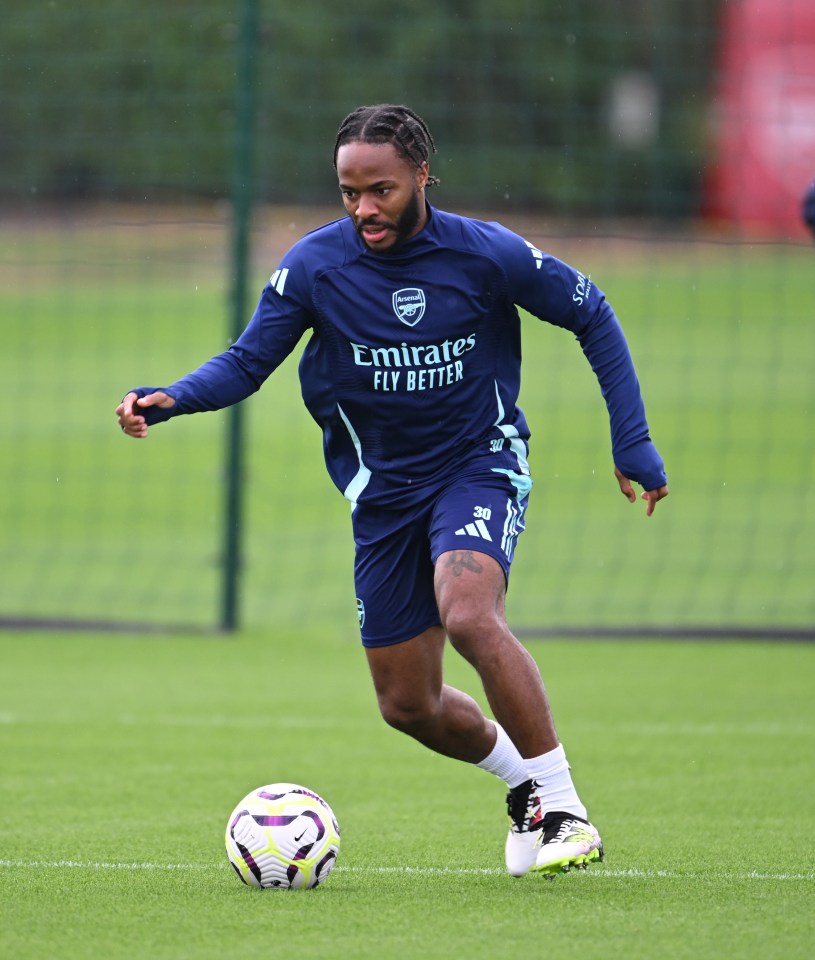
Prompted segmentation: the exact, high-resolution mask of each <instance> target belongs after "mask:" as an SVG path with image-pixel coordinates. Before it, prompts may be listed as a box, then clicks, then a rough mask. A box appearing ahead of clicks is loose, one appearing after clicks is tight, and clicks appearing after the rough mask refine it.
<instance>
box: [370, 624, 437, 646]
mask: <svg viewBox="0 0 815 960" xmlns="http://www.w3.org/2000/svg"><path fill="white" fill-rule="evenodd" d="M431 627H441V622H440V621H439V619H438V617H436V618H435V619H433V620H431V621H430V622H429V623H427V624H426V625H425V626H423V627H420V628H419V629H418V630H415V631H413V632H412V633H411V634H410V636H408V637H405V636H401V635H400V636H399V637H382V638H371V637H361V640H362V646H363V647H373V648H375V647H395V646H396V645H397V644H400V643H407V642H408V640H413V639H414V637H418V636H419V634H421V633H424V632H425V630H429V629H430V628H431Z"/></svg>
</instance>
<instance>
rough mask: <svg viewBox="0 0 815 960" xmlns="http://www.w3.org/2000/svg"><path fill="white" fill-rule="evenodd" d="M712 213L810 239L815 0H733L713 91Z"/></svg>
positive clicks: (814, 171)
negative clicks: (805, 201) (805, 215)
mask: <svg viewBox="0 0 815 960" xmlns="http://www.w3.org/2000/svg"><path fill="white" fill-rule="evenodd" d="M713 137H714V164H713V168H712V170H711V171H710V178H709V183H708V190H707V196H706V204H705V206H706V212H707V214H708V216H710V217H713V218H715V219H719V220H723V221H726V222H729V223H732V224H733V225H735V226H736V227H737V228H738V229H739V230H741V231H742V232H745V233H760V234H770V235H773V236H790V237H798V236H803V235H805V232H806V231H805V227H804V225H803V222H802V220H801V199H802V197H803V194H804V191H805V190H806V188H807V186H808V185H809V184H810V183H811V182H812V180H813V179H815V0H728V2H726V3H725V5H724V18H723V23H722V40H721V50H720V60H719V70H718V74H717V83H716V89H715V91H714V115H713Z"/></svg>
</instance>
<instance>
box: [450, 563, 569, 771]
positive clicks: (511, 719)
mask: <svg viewBox="0 0 815 960" xmlns="http://www.w3.org/2000/svg"><path fill="white" fill-rule="evenodd" d="M505 593H506V583H505V579H504V572H503V570H502V569H501V567H500V566H499V564H498V563H497V562H496V561H495V560H493V558H492V557H488V556H486V555H485V554H481V553H475V552H473V551H470V550H453V551H450V552H448V553H444V554H442V555H441V556H440V557H439V559H438V561H437V563H436V597H437V599H438V604H439V611H440V613H441V617H442V622H443V624H444V626H445V629H446V631H447V635H448V636H449V638H450V642H451V643H452V644H453V646H454V647H455V649H456V650H457V651H458V652H459V653H460V654H461V655H462V656H463V657H464V658H465V659H466V660H468V661H469V662H470V663H471V664H472V665H473V667H474V668H475V670H476V671H477V673H478V675H479V677H480V678H481V683H482V684H483V686H484V692H485V693H486V696H487V700H488V701H489V704H490V707H491V708H492V711H493V713H494V715H495V718H496V720H497V721H498V722H499V723H500V724H501V726H502V727H503V728H504V729H505V730H506V732H507V734H508V735H509V737H510V739H511V740H512V741H513V743H514V744H515V746H516V747H517V748H518V750H519V751H520V753H521V756H523V757H535V756H540V755H541V754H544V753H547V752H548V751H550V750H553V749H554V748H555V747H557V745H558V743H559V741H558V737H557V732H556V730H555V726H554V722H553V720H552V712H551V709H550V707H549V699H548V697H547V695H546V690H545V688H544V685H543V680H542V679H541V675H540V671H539V670H538V666H537V664H536V663H535V661H534V659H533V658H532V656H531V655H530V653H529V652H528V651H527V650H526V648H525V647H523V646H522V645H521V643H519V641H518V640H517V639H516V638H515V637H514V636H513V634H512V632H511V631H510V629H509V627H508V626H507V623H506V619H505V608H504V597H505Z"/></svg>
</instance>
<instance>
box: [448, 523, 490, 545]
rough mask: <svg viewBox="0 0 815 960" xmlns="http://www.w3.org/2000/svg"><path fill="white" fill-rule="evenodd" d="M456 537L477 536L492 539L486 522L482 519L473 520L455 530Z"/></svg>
mask: <svg viewBox="0 0 815 960" xmlns="http://www.w3.org/2000/svg"><path fill="white" fill-rule="evenodd" d="M456 536H457V537H478V539H479V540H490V541H491V540H492V537H491V536H490V532H489V530H488V529H487V525H486V523H484V521H483V520H481V519H478V520H474V521H473V522H472V523H468V524H465V526H463V527H461V528H460V529H459V530H456Z"/></svg>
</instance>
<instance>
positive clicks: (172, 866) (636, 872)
mask: <svg viewBox="0 0 815 960" xmlns="http://www.w3.org/2000/svg"><path fill="white" fill-rule="evenodd" d="M4 868H5V869H9V868H11V869H13V868H18V869H30V870H37V869H45V870H147V871H150V870H156V871H166V872H173V871H181V872H189V873H192V872H196V871H208V870H225V869H227V868H228V864H227V863H151V862H146V863H112V862H106V861H99V860H3V859H0V869H4ZM335 869H336V870H337V871H341V872H343V873H373V874H401V875H416V876H425V877H427V876H432V877H443V876H454V877H460V876H502V875H504V873H505V871H504V870H500V869H498V868H496V867H408V866H405V867H376V866H374V867H366V866H358V867H355V866H345V865H343V864H340V865H339V866H337V867H336V868H335ZM577 873H578V875H580V876H584V877H594V878H595V879H597V880H601V879H603V878H611V879H617V878H620V877H630V878H632V879H645V880H666V879H667V880H682V879H689V878H692V877H704V878H707V879H711V880H713V879H719V880H727V881H734V880H769V881H779V880H798V881H812V880H815V873H761V872H759V871H758V870H749V871H747V872H746V873H727V872H725V873H718V872H715V873H714V872H708V871H688V872H687V873H678V872H676V871H674V870H642V869H639V868H638V867H629V868H628V869H627V870H609V869H608V868H607V867H600V866H594V867H592V868H591V869H590V870H587V871H585V872H583V871H577Z"/></svg>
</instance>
